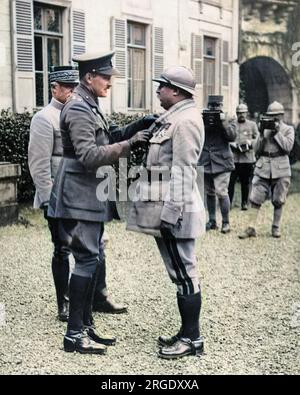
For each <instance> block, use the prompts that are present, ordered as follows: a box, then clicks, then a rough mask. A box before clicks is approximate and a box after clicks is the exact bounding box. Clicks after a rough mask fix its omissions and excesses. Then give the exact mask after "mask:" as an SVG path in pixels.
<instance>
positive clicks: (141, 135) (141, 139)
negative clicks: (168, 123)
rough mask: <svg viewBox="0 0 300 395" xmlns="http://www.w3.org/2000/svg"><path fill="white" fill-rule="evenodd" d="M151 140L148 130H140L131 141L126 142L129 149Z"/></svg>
mask: <svg viewBox="0 0 300 395" xmlns="http://www.w3.org/2000/svg"><path fill="white" fill-rule="evenodd" d="M150 138H151V133H149V131H148V130H141V131H140V132H137V133H136V134H135V135H134V136H133V137H131V139H129V140H128V142H129V144H130V148H136V147H139V146H141V145H145V144H146V143H148V141H149V140H150Z"/></svg>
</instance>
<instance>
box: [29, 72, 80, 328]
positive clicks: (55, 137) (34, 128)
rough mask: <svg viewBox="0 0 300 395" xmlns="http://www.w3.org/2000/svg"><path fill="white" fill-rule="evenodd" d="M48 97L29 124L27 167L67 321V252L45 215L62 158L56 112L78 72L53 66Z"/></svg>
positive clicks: (60, 307) (60, 306)
mask: <svg viewBox="0 0 300 395" xmlns="http://www.w3.org/2000/svg"><path fill="white" fill-rule="evenodd" d="M49 81H50V86H51V94H52V99H51V102H50V103H49V104H48V105H47V106H46V107H45V108H43V109H42V110H41V111H38V112H37V113H36V114H35V115H34V116H33V118H32V121H31V124H30V138H29V147H28V166H29V170H30V174H31V176H32V179H33V182H34V185H35V188H36V192H35V198H34V208H37V209H38V208H41V209H43V211H44V216H45V219H46V220H47V222H48V226H49V230H50V233H51V238H52V242H53V245H54V250H53V257H52V274H53V279H54V284H55V289H56V296H57V306H58V318H59V320H60V321H67V320H68V310H69V301H68V284H69V254H70V251H69V249H68V248H66V247H65V246H64V245H63V244H62V241H61V240H60V237H59V231H58V221H57V220H56V219H55V218H50V217H48V216H47V210H48V204H49V199H50V193H51V189H52V186H53V180H54V178H55V176H56V174H57V170H58V166H59V162H60V160H61V157H62V144H61V134H60V127H59V117H60V112H61V110H62V108H63V106H64V103H65V102H66V101H67V99H68V97H69V96H70V95H71V94H72V92H73V90H74V88H75V87H76V85H77V84H78V83H79V75H78V71H77V70H75V69H74V68H73V67H71V66H59V67H54V68H53V71H52V72H51V73H50V76H49Z"/></svg>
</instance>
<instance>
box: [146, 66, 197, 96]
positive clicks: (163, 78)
mask: <svg viewBox="0 0 300 395" xmlns="http://www.w3.org/2000/svg"><path fill="white" fill-rule="evenodd" d="M153 81H155V82H159V83H163V84H167V85H171V86H175V87H177V88H180V89H181V90H183V91H185V92H188V93H191V94H192V95H194V94H195V87H196V81H195V77H194V74H193V72H192V71H191V70H190V69H188V68H186V67H183V66H172V67H169V68H168V69H166V70H164V72H163V73H162V74H161V75H160V77H159V78H154V79H153Z"/></svg>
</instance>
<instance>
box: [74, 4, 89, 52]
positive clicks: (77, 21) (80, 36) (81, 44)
mask: <svg viewBox="0 0 300 395" xmlns="http://www.w3.org/2000/svg"><path fill="white" fill-rule="evenodd" d="M72 16H73V56H76V55H80V54H82V53H85V51H86V47H85V13H84V11H79V10H73V12H72Z"/></svg>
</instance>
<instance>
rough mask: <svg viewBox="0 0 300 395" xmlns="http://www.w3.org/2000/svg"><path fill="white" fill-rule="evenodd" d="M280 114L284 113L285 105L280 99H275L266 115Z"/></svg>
mask: <svg viewBox="0 0 300 395" xmlns="http://www.w3.org/2000/svg"><path fill="white" fill-rule="evenodd" d="M280 114H284V108H283V105H282V104H281V103H278V101H274V102H273V103H271V104H270V105H269V107H268V110H267V112H266V115H280Z"/></svg>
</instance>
